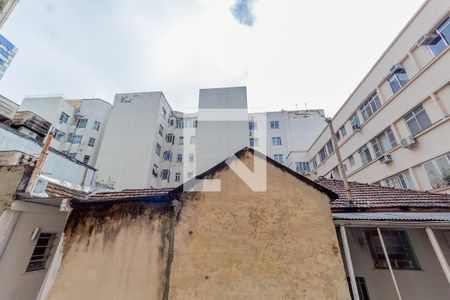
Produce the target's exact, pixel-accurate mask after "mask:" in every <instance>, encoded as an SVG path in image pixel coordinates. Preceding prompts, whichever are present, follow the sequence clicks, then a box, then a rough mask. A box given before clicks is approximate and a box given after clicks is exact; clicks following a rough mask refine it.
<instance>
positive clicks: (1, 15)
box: [0, 0, 19, 29]
mask: <svg viewBox="0 0 450 300" xmlns="http://www.w3.org/2000/svg"><path fill="white" fill-rule="evenodd" d="M17 2H19V1H18V0H1V1H0V29H1V28H2V27H3V24H5V22H6V20H7V19H8V17H9V16H10V15H11V13H12V11H13V10H14V8H15V7H16V5H17Z"/></svg>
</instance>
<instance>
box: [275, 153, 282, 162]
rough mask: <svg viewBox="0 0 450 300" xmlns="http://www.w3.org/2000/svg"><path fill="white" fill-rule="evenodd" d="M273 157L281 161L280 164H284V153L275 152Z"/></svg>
mask: <svg viewBox="0 0 450 300" xmlns="http://www.w3.org/2000/svg"><path fill="white" fill-rule="evenodd" d="M273 159H274V160H275V161H277V162H279V163H280V164H282V163H283V154H274V155H273Z"/></svg>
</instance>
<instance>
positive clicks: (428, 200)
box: [319, 179, 450, 211]
mask: <svg viewBox="0 0 450 300" xmlns="http://www.w3.org/2000/svg"><path fill="white" fill-rule="evenodd" d="M319 183H320V184H321V185H323V186H324V187H326V188H328V189H330V190H332V191H333V192H335V193H336V194H338V195H339V198H338V199H336V200H334V201H333V202H332V203H331V209H332V210H333V211H336V210H341V209H343V208H347V209H348V208H355V209H376V208H381V209H383V208H385V209H387V208H400V209H407V208H426V209H432V208H434V209H436V208H440V209H443V210H445V211H450V195H448V194H436V193H430V192H422V191H413V190H403V189H395V188H390V187H383V186H379V185H376V184H365V183H358V182H349V185H350V189H351V192H352V199H353V205H350V204H349V203H348V199H347V193H346V192H345V189H344V183H343V182H342V181H340V180H330V179H321V180H319Z"/></svg>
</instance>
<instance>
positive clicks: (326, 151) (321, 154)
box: [319, 140, 334, 162]
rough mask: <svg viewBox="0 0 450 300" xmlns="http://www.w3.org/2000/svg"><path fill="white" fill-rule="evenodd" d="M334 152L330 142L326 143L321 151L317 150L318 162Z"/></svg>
mask: <svg viewBox="0 0 450 300" xmlns="http://www.w3.org/2000/svg"><path fill="white" fill-rule="evenodd" d="M333 151H334V147H333V143H332V142H331V140H330V141H328V142H327V143H326V144H325V146H323V147H322V149H320V150H319V158H320V161H321V162H322V161H324V160H325V159H326V158H327V157H328V155H330V154H331V153H333Z"/></svg>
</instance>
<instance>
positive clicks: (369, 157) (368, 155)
mask: <svg viewBox="0 0 450 300" xmlns="http://www.w3.org/2000/svg"><path fill="white" fill-rule="evenodd" d="M358 153H359V156H360V157H361V162H362V164H363V166H365V165H367V164H369V163H370V162H371V161H373V158H372V153H370V149H369V147H368V146H367V144H366V145H363V146H362V147H361V148H359V149H358ZM363 153H364V154H365V155H363Z"/></svg>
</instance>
